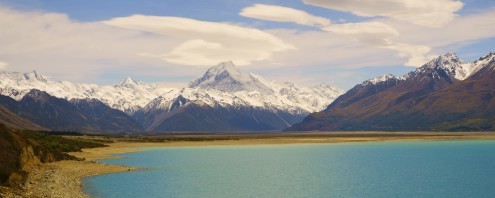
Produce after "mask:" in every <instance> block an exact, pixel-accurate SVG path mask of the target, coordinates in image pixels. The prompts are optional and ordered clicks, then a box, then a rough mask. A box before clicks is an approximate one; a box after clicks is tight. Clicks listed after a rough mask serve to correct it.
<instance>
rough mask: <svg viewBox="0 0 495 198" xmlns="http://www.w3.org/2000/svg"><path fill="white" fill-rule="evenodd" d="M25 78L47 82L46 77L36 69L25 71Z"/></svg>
mask: <svg viewBox="0 0 495 198" xmlns="http://www.w3.org/2000/svg"><path fill="white" fill-rule="evenodd" d="M23 76H24V79H25V80H28V81H41V82H47V80H46V77H45V76H43V75H41V74H40V73H38V72H37V71H36V70H33V71H32V72H27V73H24V75H23Z"/></svg>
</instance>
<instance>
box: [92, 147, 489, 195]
mask: <svg viewBox="0 0 495 198" xmlns="http://www.w3.org/2000/svg"><path fill="white" fill-rule="evenodd" d="M121 156H123V157H124V158H121V159H106V160H101V161H102V162H104V163H111V164H121V165H125V166H135V167H143V168H145V169H144V170H140V171H131V172H124V173H115V174H108V175H100V176H95V177H90V178H86V179H84V181H83V182H84V190H85V192H86V193H88V194H90V195H92V196H94V197H119V198H124V197H132V198H134V197H215V198H217V197H495V141H487V140H479V141H430V142H426V141H425V142H372V143H339V144H301V145H274V146H272V145H269V146H211V147H173V148H151V149H149V150H148V151H146V152H139V153H129V154H123V155H121Z"/></svg>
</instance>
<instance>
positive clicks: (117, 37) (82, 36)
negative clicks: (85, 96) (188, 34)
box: [0, 6, 182, 83]
mask: <svg viewBox="0 0 495 198" xmlns="http://www.w3.org/2000/svg"><path fill="white" fill-rule="evenodd" d="M0 29H1V31H0V43H1V45H0V56H1V58H2V59H3V60H6V61H8V63H9V67H8V68H6V69H7V70H8V71H18V72H27V71H32V70H37V71H39V72H41V73H43V74H45V75H49V76H54V77H56V79H60V80H62V79H63V80H71V81H78V82H95V81H97V80H101V78H100V77H101V76H102V75H108V76H112V77H118V76H119V75H130V74H134V75H139V74H142V73H144V72H146V71H149V70H151V69H145V68H152V69H154V70H155V72H156V71H160V72H162V70H165V71H167V73H166V72H165V71H163V73H166V74H167V75H174V74H176V75H177V74H178V73H180V72H182V71H180V70H178V69H177V68H176V66H175V67H174V65H171V64H166V63H165V62H164V61H163V60H159V59H151V58H149V57H142V56H138V55H137V54H138V53H139V52H143V51H147V52H153V53H154V52H156V53H158V52H160V51H163V50H167V48H168V47H167V46H170V45H174V44H177V41H171V40H170V39H167V38H165V37H156V36H150V35H146V34H143V33H141V32H138V31H133V30H126V29H120V28H114V27H111V26H108V25H105V24H102V23H100V22H86V23H82V22H76V21H72V20H70V19H69V17H68V16H67V15H65V14H60V13H47V12H41V11H18V10H14V9H10V8H5V7H1V6H0ZM110 83H112V82H110Z"/></svg>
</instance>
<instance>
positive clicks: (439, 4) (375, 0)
mask: <svg viewBox="0 0 495 198" xmlns="http://www.w3.org/2000/svg"><path fill="white" fill-rule="evenodd" d="M303 1H304V2H305V3H306V4H310V5H314V6H320V7H324V8H328V9H332V10H340V11H345V12H351V13H353V14H355V15H358V16H363V17H375V16H383V17H389V18H391V19H394V20H399V21H405V22H409V23H412V24H416V25H423V26H428V27H442V26H444V25H445V24H447V23H448V22H450V21H452V20H453V19H454V16H455V12H457V11H459V10H460V9H461V8H462V7H463V3H462V2H461V1H455V0H433V1H432V0H372V1H362V0H345V1H342V0H303Z"/></svg>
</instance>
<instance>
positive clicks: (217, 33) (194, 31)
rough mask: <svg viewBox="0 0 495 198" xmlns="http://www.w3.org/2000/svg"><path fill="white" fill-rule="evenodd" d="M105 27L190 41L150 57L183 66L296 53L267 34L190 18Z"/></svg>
mask: <svg viewBox="0 0 495 198" xmlns="http://www.w3.org/2000/svg"><path fill="white" fill-rule="evenodd" d="M103 23H105V24H108V25H112V26H116V27H120V28H126V29H133V30H138V31H144V32H149V33H153V34H157V35H162V36H168V37H175V38H180V39H187V40H186V41H184V42H183V43H181V44H179V45H178V46H175V47H174V48H173V49H172V50H171V51H169V52H166V53H162V54H148V55H149V56H154V57H159V58H162V59H164V60H166V61H168V62H170V63H175V64H181V65H213V64H216V63H218V62H221V61H225V60H232V61H234V62H235V63H236V64H237V65H248V64H250V63H251V62H252V61H260V60H265V59H268V58H270V57H271V56H272V54H273V53H275V52H281V51H286V50H292V49H295V47H294V46H292V45H291V44H288V43H286V42H284V41H282V40H281V39H279V38H277V37H276V36H274V35H271V34H269V33H266V32H264V31H261V30H258V29H254V28H247V27H241V26H237V25H231V24H226V23H218V22H208V21H199V20H194V19H189V18H180V17H165V16H144V15H133V16H129V17H121V18H113V19H110V20H108V21H104V22H103Z"/></svg>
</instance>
